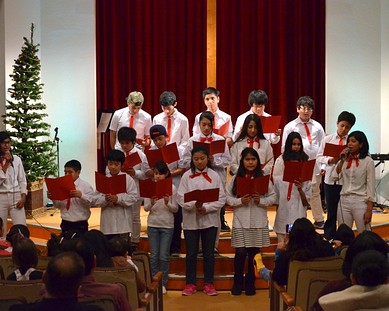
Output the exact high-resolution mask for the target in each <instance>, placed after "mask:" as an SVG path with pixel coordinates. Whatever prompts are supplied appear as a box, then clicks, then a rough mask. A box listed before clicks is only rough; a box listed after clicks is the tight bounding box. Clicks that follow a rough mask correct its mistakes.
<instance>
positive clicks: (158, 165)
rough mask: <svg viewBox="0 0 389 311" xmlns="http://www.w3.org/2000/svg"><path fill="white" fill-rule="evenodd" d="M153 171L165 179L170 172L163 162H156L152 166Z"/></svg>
mask: <svg viewBox="0 0 389 311" xmlns="http://www.w3.org/2000/svg"><path fill="white" fill-rule="evenodd" d="M154 170H157V171H158V172H159V173H160V174H164V175H166V177H170V176H171V174H170V170H169V167H168V166H167V164H166V162H164V161H158V162H156V163H155V164H154Z"/></svg>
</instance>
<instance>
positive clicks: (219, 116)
mask: <svg viewBox="0 0 389 311" xmlns="http://www.w3.org/2000/svg"><path fill="white" fill-rule="evenodd" d="M207 111H209V110H207ZM201 113H202V112H200V113H199V114H198V115H197V116H196V117H195V121H194V124H193V136H194V135H196V134H201V131H200V125H199V120H200V115H201ZM214 116H216V117H215V119H216V122H215V128H216V129H219V128H220V127H221V126H222V125H224V124H226V123H227V122H228V121H229V122H230V125H229V126H228V133H227V134H225V135H224V137H225V138H227V137H232V130H233V127H232V120H231V116H230V115H229V114H227V113H225V112H224V111H221V110H220V109H219V108H218V109H217V110H216V112H215V113H214Z"/></svg>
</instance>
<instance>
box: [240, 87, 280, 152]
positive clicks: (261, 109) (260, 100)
mask: <svg viewBox="0 0 389 311" xmlns="http://www.w3.org/2000/svg"><path fill="white" fill-rule="evenodd" d="M248 103H249V105H250V107H251V108H250V110H249V111H247V112H245V113H243V114H241V115H240V116H239V117H238V119H237V120H236V124H235V128H234V136H233V140H234V141H235V140H236V139H237V138H238V136H239V134H240V131H241V129H242V126H243V123H244V120H245V119H246V117H247V116H248V115H250V114H253V113H254V114H256V115H257V116H259V117H271V115H270V114H268V113H267V112H265V107H266V105H267V104H268V97H267V94H266V93H265V91H262V90H253V91H251V92H250V94H249V98H248ZM280 135H281V129H278V130H277V131H276V132H275V133H272V134H269V133H265V134H264V136H265V138H266V139H267V140H268V141H269V142H270V143H271V144H277V143H278V142H279V141H280Z"/></svg>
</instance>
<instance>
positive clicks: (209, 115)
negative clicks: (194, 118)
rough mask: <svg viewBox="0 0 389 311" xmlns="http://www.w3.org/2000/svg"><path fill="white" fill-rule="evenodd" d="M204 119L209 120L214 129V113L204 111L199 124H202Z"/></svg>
mask: <svg viewBox="0 0 389 311" xmlns="http://www.w3.org/2000/svg"><path fill="white" fill-rule="evenodd" d="M202 119H208V120H209V121H211V126H212V127H213V122H214V121H215V117H214V116H213V113H212V112H210V111H203V112H202V113H201V114H200V118H199V122H201V120H202Z"/></svg>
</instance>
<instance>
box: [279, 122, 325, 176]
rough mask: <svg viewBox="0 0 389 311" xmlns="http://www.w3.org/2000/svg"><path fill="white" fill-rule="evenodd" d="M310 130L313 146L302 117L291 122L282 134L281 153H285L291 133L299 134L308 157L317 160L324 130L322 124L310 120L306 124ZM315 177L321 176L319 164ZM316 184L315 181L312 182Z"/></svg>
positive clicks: (315, 170)
mask: <svg viewBox="0 0 389 311" xmlns="http://www.w3.org/2000/svg"><path fill="white" fill-rule="evenodd" d="M306 124H307V126H308V129H309V134H310V136H311V141H312V144H311V143H310V142H309V139H308V135H307V131H306V130H305V126H304V122H303V121H301V119H300V117H297V118H296V119H294V120H293V121H290V122H289V123H288V124H287V125H285V127H284V131H283V133H282V145H281V152H284V149H285V142H286V138H287V137H288V135H289V133H291V132H298V133H299V134H300V135H301V139H302V140H303V146H304V152H305V153H306V154H307V155H308V157H309V160H312V159H316V155H317V152H318V151H319V147H320V144H321V142H322V140H323V139H324V137H325V133H324V129H323V127H322V126H321V124H320V123H319V122H317V121H315V120H313V119H309V121H308V122H307V123H306ZM314 173H315V175H319V174H320V167H319V164H318V163H316V165H315V169H314ZM312 182H314V181H312Z"/></svg>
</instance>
